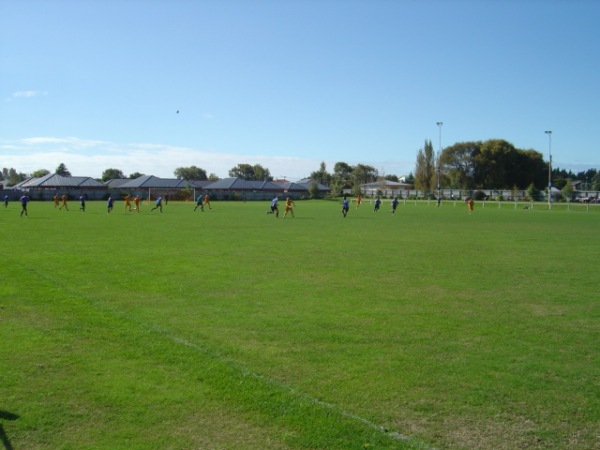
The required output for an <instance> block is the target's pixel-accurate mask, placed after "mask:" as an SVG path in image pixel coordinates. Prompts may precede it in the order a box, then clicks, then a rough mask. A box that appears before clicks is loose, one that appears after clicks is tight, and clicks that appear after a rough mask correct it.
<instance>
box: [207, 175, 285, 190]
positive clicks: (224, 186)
mask: <svg viewBox="0 0 600 450" xmlns="http://www.w3.org/2000/svg"><path fill="white" fill-rule="evenodd" d="M204 189H207V190H226V191H281V190H282V188H281V186H279V185H278V184H276V183H273V182H271V181H249V180H243V179H242V178H240V177H233V178H223V179H222V180H218V181H215V182H214V183H211V184H209V185H206V186H204Z"/></svg>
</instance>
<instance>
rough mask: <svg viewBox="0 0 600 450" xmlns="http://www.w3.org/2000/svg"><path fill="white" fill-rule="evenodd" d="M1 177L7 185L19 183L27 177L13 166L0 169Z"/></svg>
mask: <svg viewBox="0 0 600 450" xmlns="http://www.w3.org/2000/svg"><path fill="white" fill-rule="evenodd" d="M2 179H3V180H4V181H5V182H6V183H5V184H6V185H7V186H14V185H15V184H18V183H20V182H21V181H25V180H26V179H27V175H26V174H24V173H22V172H17V171H16V170H15V169H14V168H12V167H11V168H10V169H8V168H6V167H4V168H3V169H2Z"/></svg>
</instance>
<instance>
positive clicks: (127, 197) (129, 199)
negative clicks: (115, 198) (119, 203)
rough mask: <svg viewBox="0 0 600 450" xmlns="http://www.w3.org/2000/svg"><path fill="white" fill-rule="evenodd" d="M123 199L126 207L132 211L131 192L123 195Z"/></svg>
mask: <svg viewBox="0 0 600 450" xmlns="http://www.w3.org/2000/svg"><path fill="white" fill-rule="evenodd" d="M123 200H125V209H128V210H129V211H131V197H130V196H129V194H127V195H126V196H125V197H123Z"/></svg>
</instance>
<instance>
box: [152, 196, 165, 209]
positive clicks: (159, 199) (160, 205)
mask: <svg viewBox="0 0 600 450" xmlns="http://www.w3.org/2000/svg"><path fill="white" fill-rule="evenodd" d="M155 209H160V212H162V197H158V198H157V199H156V206H155V207H154V208H152V209H151V210H150V211H154V210H155Z"/></svg>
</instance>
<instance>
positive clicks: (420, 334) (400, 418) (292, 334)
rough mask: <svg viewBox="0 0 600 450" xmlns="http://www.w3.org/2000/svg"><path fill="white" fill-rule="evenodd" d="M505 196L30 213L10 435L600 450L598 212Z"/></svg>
mask: <svg viewBox="0 0 600 450" xmlns="http://www.w3.org/2000/svg"><path fill="white" fill-rule="evenodd" d="M501 206H502V207H500V208H499V207H498V205H497V204H493V203H489V204H486V206H485V207H483V205H482V204H480V203H478V204H477V205H476V209H475V212H474V213H473V214H471V215H469V214H467V211H466V207H465V206H464V205H463V204H462V203H458V204H457V205H456V206H453V204H452V203H445V204H444V205H443V206H442V207H441V208H436V207H435V203H433V202H431V203H428V202H417V203H415V202H406V204H404V203H401V205H400V206H399V208H398V212H397V213H396V215H391V214H389V213H388V209H389V204H388V202H386V203H385V204H384V206H383V207H382V210H381V211H380V212H379V213H377V214H375V213H373V212H372V211H371V209H370V207H369V204H368V202H367V203H364V204H363V205H362V206H361V208H360V209H359V210H356V209H355V208H354V207H352V208H351V210H350V213H349V215H348V218H346V219H343V218H342V216H341V212H340V206H339V204H338V203H336V202H332V201H310V202H297V207H296V218H291V217H288V218H286V219H285V220H284V219H282V218H281V217H280V218H279V219H276V218H275V217H273V216H270V215H265V211H266V210H267V208H268V202H261V203H254V202H248V203H236V202H214V203H213V204H212V207H213V209H212V210H206V211H205V212H203V213H202V212H200V211H196V212H195V213H194V212H192V210H193V207H194V204H193V203H191V202H190V203H177V202H171V203H169V204H168V205H167V206H166V207H165V208H164V213H162V214H160V213H159V212H158V211H154V212H152V213H151V212H150V211H149V209H150V206H149V205H143V207H142V213H141V214H136V213H129V212H126V211H124V209H123V204H122V202H117V203H116V205H115V210H114V211H113V213H111V214H110V215H109V214H107V213H106V209H105V204H104V202H102V203H100V202H98V203H96V202H89V203H88V208H87V212H85V213H81V212H79V211H78V210H77V209H78V206H77V205H76V204H75V203H72V204H71V209H72V210H71V211H69V212H66V211H58V210H55V209H54V208H53V205H52V204H51V203H38V202H33V203H31V204H30V207H29V210H30V217H28V218H22V219H21V218H19V209H20V208H18V205H17V204H16V203H12V204H10V205H9V208H8V209H3V210H0V226H1V229H2V235H3V261H2V272H1V284H0V399H1V400H0V402H1V403H0V425H1V428H0V442H3V443H4V446H5V448H10V447H11V446H12V447H13V448H15V449H56V448H61V449H197V448H202V449H255V448H272V449H363V448H369V449H413V448H466V449H478V448H485V449H488V448H494V449H513V448H556V449H562V448H572V449H588V448H595V447H598V446H599V445H600V438H599V436H600V426H599V423H600V389H599V388H600V382H599V380H600V361H599V357H598V348H599V344H600V326H599V323H600V322H599V319H600V306H599V305H600V303H599V289H598V271H597V263H598V257H599V256H600V244H599V238H598V230H599V226H600V209H599V208H594V207H590V208H589V211H586V210H584V209H579V210H572V211H567V209H566V208H564V207H563V208H561V207H559V206H558V205H557V206H556V207H555V208H553V210H552V211H548V210H547V205H546V208H544V206H543V205H536V206H535V208H534V209H533V210H524V209H522V208H521V207H519V209H515V208H514V207H513V206H512V204H510V203H506V204H503V205H501ZM561 206H562V205H561ZM9 419H12V420H9Z"/></svg>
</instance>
